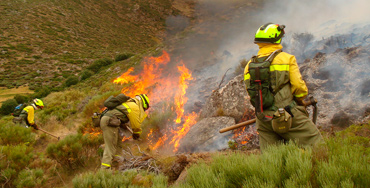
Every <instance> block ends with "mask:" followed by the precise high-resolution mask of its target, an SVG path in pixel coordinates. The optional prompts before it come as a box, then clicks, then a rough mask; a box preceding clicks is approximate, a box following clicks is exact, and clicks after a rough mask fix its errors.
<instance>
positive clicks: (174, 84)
mask: <svg viewBox="0 0 370 188" xmlns="http://www.w3.org/2000/svg"><path fill="white" fill-rule="evenodd" d="M170 60H171V59H170V56H169V54H168V53H167V52H166V51H163V54H162V55H161V56H160V57H147V58H144V60H143V62H142V63H143V70H142V71H141V72H140V73H137V74H136V75H133V73H134V72H135V71H134V68H130V69H128V70H127V72H125V73H123V74H122V75H121V76H120V77H118V78H116V79H115V80H113V82H114V83H117V84H121V85H124V88H123V89H122V91H121V92H122V93H124V94H126V95H128V96H134V95H137V94H140V93H146V94H147V95H148V96H149V98H150V101H151V106H154V105H155V104H156V103H158V102H160V101H164V100H166V101H170V100H173V101H174V103H175V108H176V109H175V111H176V115H177V117H176V120H174V121H175V122H176V123H177V124H178V128H176V130H171V129H170V128H168V129H169V130H162V131H163V132H165V134H163V136H161V137H156V138H155V137H154V134H153V130H150V133H149V134H148V135H147V138H148V139H149V145H150V148H151V149H152V150H156V149H158V148H159V147H161V146H163V145H164V144H166V142H169V143H170V144H173V147H174V151H177V149H178V147H179V141H180V140H181V138H183V137H184V136H185V135H186V133H187V132H188V131H189V130H190V127H191V126H192V125H194V124H195V123H196V121H195V119H196V117H197V115H196V114H195V113H192V114H190V115H188V116H187V115H185V112H184V105H185V104H186V102H187V100H188V98H186V97H185V94H186V90H187V88H188V82H189V80H193V77H192V75H191V72H190V71H189V70H188V69H187V68H186V67H185V65H184V63H183V62H182V61H180V63H179V64H180V66H177V71H172V72H170V73H167V74H163V72H164V70H165V68H166V67H165V66H166V65H167V63H169V62H170ZM176 74H180V75H176ZM174 77H178V79H174ZM182 119H184V123H183V125H181V124H180V123H181V121H182ZM170 127H171V126H170ZM161 135H162V134H161ZM154 140H156V142H155V144H154Z"/></svg>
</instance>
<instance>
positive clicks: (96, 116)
mask: <svg viewBox="0 0 370 188" xmlns="http://www.w3.org/2000/svg"><path fill="white" fill-rule="evenodd" d="M100 117H101V114H100V113H98V112H95V113H94V114H93V115H92V116H91V120H92V124H93V126H94V127H100Z"/></svg>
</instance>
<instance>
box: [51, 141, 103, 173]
mask: <svg viewBox="0 0 370 188" xmlns="http://www.w3.org/2000/svg"><path fill="white" fill-rule="evenodd" d="M102 142H103V139H102V136H100V137H91V136H90V135H82V134H77V135H68V136H67V137H66V138H64V139H63V140H61V141H59V142H58V143H55V144H54V143H51V144H49V145H48V147H47V149H46V154H47V155H48V156H49V157H50V158H52V159H54V160H56V161H57V162H58V163H60V164H61V165H62V166H63V167H67V168H69V169H76V168H78V167H80V166H83V165H84V164H86V162H87V161H88V160H89V158H90V157H94V156H95V157H97V152H96V148H97V146H98V145H100V144H101V143H102ZM94 151H95V152H94Z"/></svg>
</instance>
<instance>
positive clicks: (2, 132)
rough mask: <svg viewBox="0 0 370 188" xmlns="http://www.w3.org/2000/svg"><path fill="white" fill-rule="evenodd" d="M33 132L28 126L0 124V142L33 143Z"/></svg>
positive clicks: (7, 143)
mask: <svg viewBox="0 0 370 188" xmlns="http://www.w3.org/2000/svg"><path fill="white" fill-rule="evenodd" d="M34 142H35V134H33V133H32V132H31V129H30V128H26V127H22V126H18V125H14V124H13V123H10V122H9V123H7V124H5V125H0V144H1V145H17V144H22V143H34Z"/></svg>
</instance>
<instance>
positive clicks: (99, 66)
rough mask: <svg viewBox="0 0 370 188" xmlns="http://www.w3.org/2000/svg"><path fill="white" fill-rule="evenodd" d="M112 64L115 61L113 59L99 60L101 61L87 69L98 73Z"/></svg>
mask: <svg viewBox="0 0 370 188" xmlns="http://www.w3.org/2000/svg"><path fill="white" fill-rule="evenodd" d="M112 63H113V61H112V60H111V59H107V58H104V59H99V60H96V61H95V62H94V63H92V64H91V65H90V66H88V67H87V69H88V70H90V71H92V72H94V73H97V72H99V71H100V69H102V68H103V67H105V66H108V65H110V64H112Z"/></svg>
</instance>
